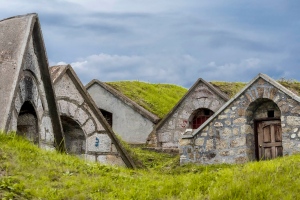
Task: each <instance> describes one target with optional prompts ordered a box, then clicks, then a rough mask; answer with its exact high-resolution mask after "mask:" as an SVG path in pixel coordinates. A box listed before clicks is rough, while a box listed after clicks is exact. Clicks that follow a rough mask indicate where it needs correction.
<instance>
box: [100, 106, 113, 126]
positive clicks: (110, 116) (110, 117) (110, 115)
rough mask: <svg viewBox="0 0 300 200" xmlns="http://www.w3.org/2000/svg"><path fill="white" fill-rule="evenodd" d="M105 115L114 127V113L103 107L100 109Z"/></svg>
mask: <svg viewBox="0 0 300 200" xmlns="http://www.w3.org/2000/svg"><path fill="white" fill-rule="evenodd" d="M99 110H100V112H101V113H102V115H103V117H104V118H105V119H106V121H107V123H108V124H109V125H110V126H111V127H112V124H113V114H112V113H111V112H108V111H106V110H103V109H99Z"/></svg>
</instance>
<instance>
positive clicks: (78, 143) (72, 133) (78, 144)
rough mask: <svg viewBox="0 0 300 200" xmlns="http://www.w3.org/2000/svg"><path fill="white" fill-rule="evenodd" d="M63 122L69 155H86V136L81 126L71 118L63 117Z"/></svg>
mask: <svg viewBox="0 0 300 200" xmlns="http://www.w3.org/2000/svg"><path fill="white" fill-rule="evenodd" d="M60 118H61V122H62V126H63V130H64V134H65V143H66V149H67V153H69V154H75V155H80V154H84V153H85V149H86V142H85V135H84V132H83V130H82V129H81V127H80V126H79V124H78V123H77V122H76V121H74V120H73V119H71V118H70V117H66V116H61V117H60Z"/></svg>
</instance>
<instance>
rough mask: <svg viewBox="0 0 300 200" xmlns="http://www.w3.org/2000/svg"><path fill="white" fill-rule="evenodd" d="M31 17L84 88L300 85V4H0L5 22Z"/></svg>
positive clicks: (90, 0) (116, 0)
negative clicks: (261, 77) (131, 83)
mask: <svg viewBox="0 0 300 200" xmlns="http://www.w3.org/2000/svg"><path fill="white" fill-rule="evenodd" d="M32 12H36V13H38V15H39V18H40V22H41V26H42V31H43V36H44V41H45V45H46V49H47V55H48V59H49V63H50V65H56V64H62V63H68V64H71V65H72V66H73V68H74V69H75V71H76V73H77V74H78V76H79V77H80V79H81V80H82V82H83V83H84V84H87V83H88V82H89V81H90V80H92V79H99V80H101V81H118V80H139V81H146V82H152V83H173V84H177V85H181V86H184V87H187V88H188V87H190V86H191V85H192V84H193V83H194V82H195V81H196V80H197V79H198V78H200V77H201V78H203V79H205V80H208V81H212V80H219V81H242V82H248V81H250V80H251V79H252V78H253V77H255V76H256V75H257V74H258V73H260V72H261V73H266V74H267V75H269V76H270V77H272V78H274V79H280V78H285V79H296V80H300V72H299V71H300V1H299V0H289V1H287V0H276V1H274V0H264V1H262V0H259V1H258V0H244V1H241V0H213V1H199V0H188V1H187V0H162V1H158V0H81V1H80V0H51V1H49V0H0V18H1V19H3V18H7V17H11V16H14V15H22V14H26V13H32Z"/></svg>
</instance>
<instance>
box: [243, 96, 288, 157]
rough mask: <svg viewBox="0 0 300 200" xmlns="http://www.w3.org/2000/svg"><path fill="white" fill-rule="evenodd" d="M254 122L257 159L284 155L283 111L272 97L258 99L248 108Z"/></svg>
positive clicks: (248, 113) (249, 116) (249, 115)
mask: <svg viewBox="0 0 300 200" xmlns="http://www.w3.org/2000/svg"><path fill="white" fill-rule="evenodd" d="M247 115H248V118H250V120H251V121H253V124H254V126H253V127H254V141H255V156H256V159H257V160H267V159H273V158H276V157H279V156H282V155H283V153H282V152H283V148H282V130H281V120H280V117H281V112H280V109H279V107H278V106H277V105H276V104H275V103H274V102H273V101H272V100H270V99H263V98H261V99H257V100H256V101H254V102H252V103H251V104H250V105H249V107H248V109H247Z"/></svg>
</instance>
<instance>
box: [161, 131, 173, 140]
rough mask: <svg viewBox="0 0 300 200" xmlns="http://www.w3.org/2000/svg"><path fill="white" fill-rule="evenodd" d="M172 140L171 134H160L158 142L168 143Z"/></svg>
mask: <svg viewBox="0 0 300 200" xmlns="http://www.w3.org/2000/svg"><path fill="white" fill-rule="evenodd" d="M171 140H172V133H170V132H163V133H161V134H160V138H159V141H160V142H168V141H171Z"/></svg>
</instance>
